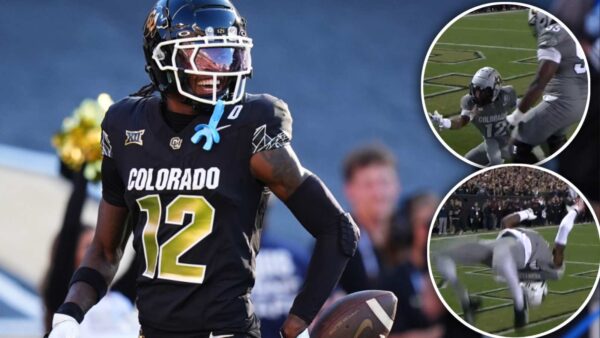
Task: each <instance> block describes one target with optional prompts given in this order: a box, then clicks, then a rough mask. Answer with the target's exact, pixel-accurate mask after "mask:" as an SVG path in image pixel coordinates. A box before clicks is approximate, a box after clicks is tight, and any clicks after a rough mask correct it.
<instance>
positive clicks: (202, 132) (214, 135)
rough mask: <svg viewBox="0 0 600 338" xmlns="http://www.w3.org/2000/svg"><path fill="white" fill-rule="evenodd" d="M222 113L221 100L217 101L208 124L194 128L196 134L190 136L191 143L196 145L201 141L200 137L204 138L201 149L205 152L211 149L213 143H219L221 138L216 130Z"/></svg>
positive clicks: (222, 105)
mask: <svg viewBox="0 0 600 338" xmlns="http://www.w3.org/2000/svg"><path fill="white" fill-rule="evenodd" d="M224 111H225V104H224V103H223V101H222V100H218V101H217V104H216V105H215V108H214V109H213V112H212V115H211V116H210V120H209V121H208V124H203V123H201V124H198V125H197V126H196V127H195V128H194V130H195V131H196V133H195V134H194V135H193V136H192V143H194V144H198V143H199V142H200V141H201V140H202V137H205V138H206V141H205V142H204V146H202V149H204V150H206V151H210V150H211V149H212V146H213V143H219V142H220V141H221V136H220V135H219V131H218V130H217V125H218V124H219V121H220V120H221V117H222V116H223V112H224Z"/></svg>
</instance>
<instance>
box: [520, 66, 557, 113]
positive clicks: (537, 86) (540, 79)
mask: <svg viewBox="0 0 600 338" xmlns="http://www.w3.org/2000/svg"><path fill="white" fill-rule="evenodd" d="M558 65H559V64H558V63H556V62H554V61H552V60H542V61H541V63H540V66H539V67H538V71H537V74H536V75H535V78H534V79H533V82H531V84H530V85H529V88H528V89H527V92H526V93H525V95H524V96H523V98H522V99H521V102H520V103H519V106H518V108H519V110H520V111H521V112H526V111H528V110H529V108H531V107H532V106H533V105H534V104H535V103H536V102H537V101H538V100H539V99H540V97H541V96H542V93H543V92H544V88H546V85H547V84H548V82H550V80H551V79H552V78H553V77H554V74H556V71H557V70H558Z"/></svg>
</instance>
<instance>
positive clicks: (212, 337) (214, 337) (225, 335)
mask: <svg viewBox="0 0 600 338" xmlns="http://www.w3.org/2000/svg"><path fill="white" fill-rule="evenodd" d="M227 337H233V335H232V334H223V335H218V336H213V334H212V332H211V333H210V335H209V336H208V338H227Z"/></svg>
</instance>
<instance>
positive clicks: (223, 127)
mask: <svg viewBox="0 0 600 338" xmlns="http://www.w3.org/2000/svg"><path fill="white" fill-rule="evenodd" d="M229 127H231V124H227V125H224V126H220V127H219V128H217V130H223V129H225V128H229ZM215 337H216V338H219V337H221V336H218V337H217V336H215ZM227 337H230V336H227ZM209 338H210V337H209Z"/></svg>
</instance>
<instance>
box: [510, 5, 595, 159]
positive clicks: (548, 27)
mask: <svg viewBox="0 0 600 338" xmlns="http://www.w3.org/2000/svg"><path fill="white" fill-rule="evenodd" d="M529 25H530V27H531V28H532V30H533V34H534V35H535V36H536V37H537V45H538V49H537V58H538V70H537V73H536V75H535V78H534V80H533V82H532V83H531V84H530V85H529V88H528V89H527V92H526V93H525V95H524V96H523V98H522V99H521V101H520V102H519V104H518V107H517V108H516V109H515V111H514V112H513V113H512V114H510V115H509V116H508V117H507V120H508V122H509V123H510V124H511V125H513V126H515V127H517V128H515V129H514V130H513V133H512V138H513V139H514V140H513V142H514V145H515V154H514V156H513V161H514V162H518V163H536V162H538V158H537V157H536V156H535V155H534V154H533V153H532V149H533V147H535V146H536V145H539V144H542V143H546V144H547V145H548V151H549V153H550V154H551V153H554V152H556V151H557V150H559V149H560V148H561V147H562V146H563V145H564V144H565V143H566V141H567V137H566V134H567V129H568V127H569V126H571V125H572V124H574V123H577V122H579V121H580V120H581V118H582V117H583V113H584V109H585V103H586V98H587V94H588V93H587V74H586V73H587V68H586V65H585V61H584V58H585V56H584V53H583V50H581V48H579V46H578V45H577V42H576V41H575V40H574V39H572V38H571V36H570V35H569V33H568V32H567V31H566V30H565V28H564V27H562V26H561V25H559V24H558V23H556V22H554V20H552V18H550V17H549V16H547V15H546V14H544V13H542V12H538V11H535V10H532V9H530V10H529ZM540 97H541V98H542V100H541V102H540V103H538V104H537V105H536V106H535V107H533V108H531V107H532V106H533V105H534V104H535V103H536V102H537V101H538V100H539V99H540Z"/></svg>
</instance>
